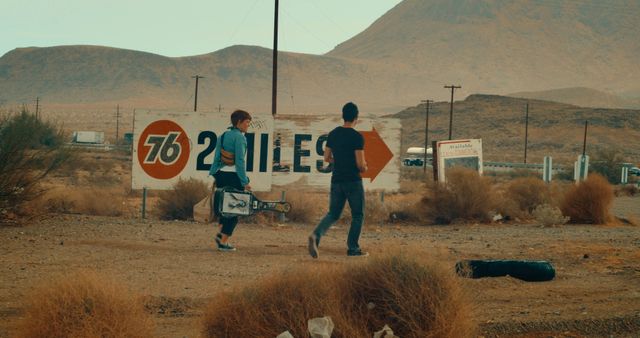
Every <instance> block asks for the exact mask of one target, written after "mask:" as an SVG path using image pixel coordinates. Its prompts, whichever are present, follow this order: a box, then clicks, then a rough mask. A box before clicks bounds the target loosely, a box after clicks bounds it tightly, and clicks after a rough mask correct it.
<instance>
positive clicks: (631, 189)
mask: <svg viewBox="0 0 640 338" xmlns="http://www.w3.org/2000/svg"><path fill="white" fill-rule="evenodd" d="M638 192H640V188H638V187H637V186H636V185H635V184H626V185H622V186H616V189H615V195H616V196H630V197H633V196H635V195H637V194H638Z"/></svg>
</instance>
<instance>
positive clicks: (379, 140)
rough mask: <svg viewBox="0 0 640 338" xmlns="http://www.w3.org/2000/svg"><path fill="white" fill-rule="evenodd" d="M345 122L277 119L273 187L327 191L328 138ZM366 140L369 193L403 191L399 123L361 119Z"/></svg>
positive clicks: (358, 127)
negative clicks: (326, 147) (326, 159)
mask: <svg viewBox="0 0 640 338" xmlns="http://www.w3.org/2000/svg"><path fill="white" fill-rule="evenodd" d="M343 123H344V122H343V121H342V117H341V116H340V115H337V116H334V115H332V116H291V115H285V116H278V117H277V118H276V120H275V125H276V126H275V130H276V131H275V132H276V134H275V135H274V140H275V147H274V156H273V158H274V166H273V184H274V185H280V186H282V185H289V184H295V185H297V186H304V187H309V188H313V189H319V190H328V189H329V187H330V184H331V171H330V170H329V169H328V168H327V165H328V163H325V162H323V156H324V146H325V144H326V140H327V135H328V134H329V132H330V131H331V130H333V129H334V128H336V127H337V126H341V125H342V124H343ZM355 129H356V130H358V131H359V132H360V133H362V134H363V136H364V138H365V159H366V161H367V163H368V166H369V170H368V172H366V173H364V174H363V175H362V176H363V183H364V187H365V189H367V190H387V191H397V190H398V189H399V188H400V156H399V155H400V154H401V150H400V133H401V125H400V121H399V120H398V119H392V118H389V119H387V118H375V117H372V118H367V117H360V118H359V120H358V123H357V125H356V127H355Z"/></svg>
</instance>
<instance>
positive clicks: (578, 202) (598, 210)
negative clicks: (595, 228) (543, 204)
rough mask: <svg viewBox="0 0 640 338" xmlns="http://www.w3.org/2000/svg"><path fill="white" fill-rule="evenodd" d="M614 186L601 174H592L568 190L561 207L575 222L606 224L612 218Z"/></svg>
mask: <svg viewBox="0 0 640 338" xmlns="http://www.w3.org/2000/svg"><path fill="white" fill-rule="evenodd" d="M613 198H614V195H613V187H611V185H610V184H609V182H608V181H607V180H606V179H605V178H604V177H603V176H601V175H599V174H590V175H589V176H588V177H587V179H586V180H585V181H584V182H581V183H579V184H577V185H575V186H573V187H571V188H569V189H568V190H567V192H566V193H565V195H564V200H563V201H562V205H561V207H560V209H561V210H562V213H563V214H564V215H567V216H569V218H570V219H571V222H573V223H593V224H605V223H607V222H608V221H609V220H610V219H611V215H610V213H609V210H610V209H611V205H612V203H613Z"/></svg>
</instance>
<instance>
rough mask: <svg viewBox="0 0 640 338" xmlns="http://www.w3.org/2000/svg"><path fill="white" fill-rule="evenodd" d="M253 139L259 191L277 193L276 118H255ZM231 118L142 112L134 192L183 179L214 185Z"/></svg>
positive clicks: (250, 160) (251, 169) (250, 169)
mask: <svg viewBox="0 0 640 338" xmlns="http://www.w3.org/2000/svg"><path fill="white" fill-rule="evenodd" d="M252 118H253V119H252V121H251V126H250V127H249V131H248V132H247V134H246V137H247V175H248V176H249V178H250V179H251V187H252V188H253V189H254V190H255V191H269V190H271V165H270V163H272V155H273V154H272V151H271V149H272V143H273V139H272V135H273V117H272V116H271V115H269V114H264V115H259V114H253V115H252ZM229 126H230V120H229V115H226V114H225V115H221V114H214V113H198V112H191V113H167V112H142V113H141V112H136V114H135V117H134V130H133V133H134V142H133V156H132V157H133V167H132V178H131V186H132V188H133V189H142V188H144V187H146V188H150V189H170V188H171V186H172V185H173V184H175V183H176V182H177V181H178V179H180V178H182V179H188V178H196V179H200V180H202V181H211V180H212V178H211V177H207V176H208V175H209V169H210V168H211V163H212V162H213V155H214V150H215V147H216V144H217V141H218V139H219V137H220V136H221V135H222V133H224V131H225V130H227V128H228V127H229Z"/></svg>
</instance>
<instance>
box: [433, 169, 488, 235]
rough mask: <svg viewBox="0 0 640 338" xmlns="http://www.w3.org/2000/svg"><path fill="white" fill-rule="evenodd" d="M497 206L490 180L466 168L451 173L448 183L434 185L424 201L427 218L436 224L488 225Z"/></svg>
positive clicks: (452, 170)
mask: <svg viewBox="0 0 640 338" xmlns="http://www.w3.org/2000/svg"><path fill="white" fill-rule="evenodd" d="M494 204H495V196H494V192H493V189H492V186H491V182H490V180H489V179H488V178H486V177H482V176H480V175H479V174H478V173H477V172H476V171H474V170H470V169H467V168H451V169H448V173H447V182H446V183H445V184H435V186H433V188H432V189H430V190H429V191H427V194H426V196H425V197H424V198H423V199H422V205H423V208H424V210H425V212H426V215H427V217H429V218H431V219H432V220H433V221H434V222H435V223H437V224H450V223H451V222H453V221H455V220H471V221H480V222H487V221H489V220H490V216H489V212H491V211H492V209H493V206H494Z"/></svg>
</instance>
